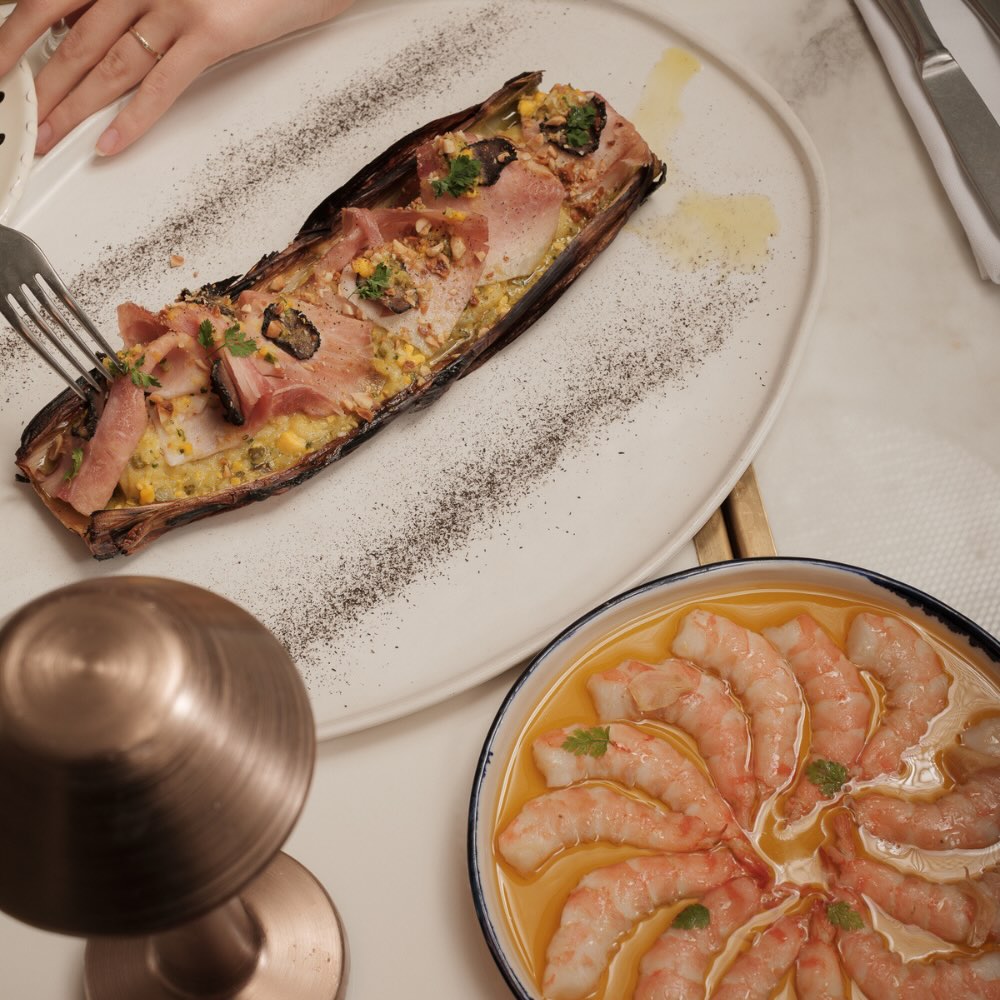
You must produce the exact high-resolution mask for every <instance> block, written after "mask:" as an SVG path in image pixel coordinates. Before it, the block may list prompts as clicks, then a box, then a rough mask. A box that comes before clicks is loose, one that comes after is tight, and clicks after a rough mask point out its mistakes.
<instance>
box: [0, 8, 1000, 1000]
mask: <svg viewBox="0 0 1000 1000" xmlns="http://www.w3.org/2000/svg"><path fill="white" fill-rule="evenodd" d="M670 10H671V15H672V17H674V18H676V19H678V20H683V21H684V22H686V23H688V24H689V25H691V26H692V28H694V29H696V30H699V31H700V32H701V33H703V34H704V35H705V36H707V37H710V38H712V39H713V40H714V41H715V42H717V43H718V45H719V47H720V48H722V49H724V50H728V51H730V52H732V53H734V54H737V55H738V57H739V59H740V60H741V61H742V62H743V63H745V64H746V65H748V66H749V67H751V68H752V69H754V70H756V71H757V72H758V73H759V74H760V75H761V76H762V77H763V78H764V79H765V80H767V81H768V82H769V83H770V84H771V85H772V86H773V87H774V88H775V89H776V90H777V91H778V92H779V93H780V94H781V96H782V97H783V98H784V99H785V100H786V101H787V102H788V103H789V104H790V106H791V107H792V109H793V110H794V111H795V112H796V114H797V115H798V116H799V118H800V119H801V121H802V122H803V124H804V125H805V127H806V129H807V130H808V132H809V133H810V134H811V136H812V139H813V140H814V142H815V144H816V146H817V148H818V150H819V154H820V157H821V160H822V162H823V166H824V168H825V172H826V178H827V182H828V186H829V197H830V210H831V212H830V215H831V226H830V254H829V268H828V278H827V282H826V287H825V290H824V292H823V296H822V300H821V303H820V308H819V311H818V314H817V316H816V319H815V324H814V329H813V332H812V336H811V340H810V343H809V348H808V351H807V353H806V357H805V359H804V362H803V364H802V366H801V369H800V371H799V374H798V377H797V379H796V381H795V384H794V386H793V388H792V390H791V393H790V395H789V397H788V399H787V401H786V403H785V404H784V406H783V409H782V411H781V413H780V415H779V417H778V419H777V422H776V423H775V425H774V427H773V429H772V431H771V432H770V434H769V436H768V438H767V440H766V441H765V442H764V444H763V446H762V448H761V450H760V452H759V454H758V456H757V458H756V460H755V467H756V470H757V476H758V480H759V483H760V486H761V491H762V494H763V497H764V501H765V504H766V506H767V509H768V512H769V515H770V521H771V526H772V530H773V533H774V536H775V540H776V544H777V548H778V551H779V553H780V554H782V555H790V556H814V557H821V558H828V559H835V560H840V561H844V562H849V563H854V564H857V565H861V566H865V567H868V568H870V569H873V570H877V571H880V572H883V573H887V574H889V575H891V576H895V577H897V578H899V579H902V580H905V581H907V582H908V583H910V584H913V585H915V586H917V587H919V588H921V589H923V590H926V591H928V592H929V593H931V594H933V595H935V596H936V597H938V598H940V599H941V600H943V601H945V602H946V603H949V604H951V605H952V606H953V607H955V608H957V609H958V610H959V611H961V612H963V613H965V614H966V615H968V616H969V617H971V618H972V619H974V620H976V621H977V622H979V623H980V624H981V625H983V626H984V627H985V628H987V629H988V630H990V631H992V632H994V633H996V632H998V631H1000V518H998V517H997V516H996V512H997V510H998V508H1000V433H998V432H997V409H998V406H1000V288H998V287H997V286H995V285H992V284H988V283H984V282H983V281H982V280H980V278H979V276H978V273H977V271H976V267H975V263H974V261H973V258H972V255H971V252H970V250H969V247H968V244H967V243H966V241H965V237H964V234H963V233H962V231H961V230H960V228H959V226H958V224H957V222H956V220H955V217H954V215H953V213H952V211H951V209H950V206H949V204H948V202H947V201H946V199H945V197H944V195H943V192H942V189H941V188H940V186H939V183H938V181H937V178H936V176H935V174H934V172H933V170H932V168H931V166H930V164H929V161H928V160H927V158H926V156H925V155H924V153H923V148H922V146H921V145H920V142H919V139H918V137H917V135H916V133H915V131H914V129H913V128H912V126H911V124H910V121H909V119H908V118H907V117H906V114H905V112H904V110H903V108H902V106H901V105H900V103H899V100H898V98H897V96H896V93H895V91H894V89H893V87H892V85H891V83H890V81H889V78H888V76H887V74H886V72H885V69H884V67H883V65H882V63H881V62H880V60H879V57H878V55H877V52H876V50H875V48H874V46H873V44H872V42H871V40H870V38H869V37H868V35H867V32H866V30H865V28H864V25H863V23H862V22H861V20H860V18H859V16H858V14H857V12H856V10H855V9H854V7H853V6H852V4H851V3H850V2H848V0H832V2H831V0H768V2H767V3H765V4H734V3H732V2H730V0H673V2H672V3H671V5H670ZM694 562H695V558H694V551H693V547H692V546H690V545H688V546H687V547H685V548H684V549H683V550H682V551H681V553H680V554H679V555H678V556H676V557H675V559H674V560H673V563H672V566H673V568H681V567H684V566H690V565H693V564H694ZM515 676H516V675H515V672H513V671H510V672H508V673H506V674H504V675H502V676H500V677H497V678H495V679H494V680H492V681H489V682H487V683H485V684H482V685H481V686H479V687H477V688H475V689H473V690H471V691H468V692H466V693H464V694H460V695H458V696H456V697H453V698H451V699H450V700H448V701H446V702H444V703H442V704H440V705H438V706H436V707H433V708H430V709H426V710H424V711H421V712H419V713H417V714H415V715H411V716H409V717H407V718H404V719H402V720H399V721H396V722H392V723H388V724H385V725H382V726H379V727H376V728H374V729H369V730H367V731H365V732H362V733H359V734H355V735H351V736H346V737H341V738H339V739H336V740H332V741H328V742H326V743H324V744H321V745H320V747H319V751H318V762H317V770H316V777H315V782H314V786H313V789H312V792H311V796H310V799H309V802H308V804H307V806H306V809H305V812H304V814H303V816H302V819H301V821H300V823H299V825H298V827H297V829H296V830H295V832H294V833H293V835H292V837H291V839H290V841H289V843H288V845H287V851H288V852H289V853H290V854H292V855H293V856H294V857H296V858H297V859H298V860H300V861H301V862H302V863H303V864H305V865H306V866H307V867H309V868H310V869H311V870H312V871H313V872H314V873H315V874H316V875H317V877H318V878H319V879H320V880H321V881H322V882H323V884H324V885H325V886H326V888H327V889H328V891H329V892H330V894H331V895H332V897H333V898H334V900H335V901H336V903H337V905H338V907H339V909H340V912H341V915H342V917H343V920H344V923H345V925H346V928H347V934H348V939H349V948H350V953H351V970H350V979H349V989H348V995H349V996H352V997H363V998H366V1000H371V998H381V997H392V996H405V997H408V998H410V1000H431V998H434V1000H437V998H440V997H459V996H462V997H480V998H485V1000H491V998H496V1000H501V998H503V997H507V996H509V995H510V993H509V990H508V989H507V987H506V985H505V984H504V981H503V980H502V978H501V976H500V975H499V973H498V972H497V970H496V968H495V967H494V964H493V961H492V959H491V957H490V954H489V951H488V950H487V947H486V945H485V943H484V941H483V939H482V937H481V935H480V932H479V928H478V924H477V921H476V916H475V911H474V909H473V904H472V900H471V897H470V892H469V888H468V882H467V877H466V860H465V838H466V815H467V808H468V798H469V791H470V786H471V781H472V773H473V768H474V765H475V761H476V758H477V755H478V752H479V749H480V747H481V745H482V741H483V738H484V736H485V733H486V731H487V729H488V727H489V724H490V722H491V720H492V718H493V715H494V713H495V712H496V710H497V708H498V706H499V705H500V702H501V700H502V699H503V697H504V695H505V693H506V692H507V690H508V688H509V687H510V685H511V683H512V682H513V680H514V677H515ZM82 955H83V946H82V944H81V943H80V942H78V941H76V940H72V939H66V938H61V937H58V936H54V935H49V934H45V933H42V932H39V931H36V930H33V929H30V928H27V927H24V926H22V925H20V924H17V923H15V922H13V921H11V920H9V919H7V918H0V963H2V969H3V971H2V973H0V981H2V983H3V989H2V993H3V995H4V996H10V997H29V996H30V997H37V998H53V1000H54V998H62V997H66V998H71V1000H77V998H79V997H81V996H82V987H81V985H80V976H81V967H82Z"/></svg>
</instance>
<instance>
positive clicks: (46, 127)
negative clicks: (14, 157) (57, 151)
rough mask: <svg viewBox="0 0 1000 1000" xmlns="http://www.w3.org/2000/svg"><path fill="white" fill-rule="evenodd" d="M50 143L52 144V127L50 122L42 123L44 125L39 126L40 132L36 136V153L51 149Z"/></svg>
mask: <svg viewBox="0 0 1000 1000" xmlns="http://www.w3.org/2000/svg"><path fill="white" fill-rule="evenodd" d="M50 142H52V126H51V125H50V124H49V123H48V122H42V124H41V125H39V126H38V132H37V133H36V135H35V150H36V152H39V153H44V152H46V151H47V150H48V148H49V143H50Z"/></svg>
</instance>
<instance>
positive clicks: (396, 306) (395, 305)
mask: <svg viewBox="0 0 1000 1000" xmlns="http://www.w3.org/2000/svg"><path fill="white" fill-rule="evenodd" d="M406 291H407V290H406V289H405V288H392V289H390V290H389V291H388V292H386V293H385V295H383V296H382V297H381V298H380V299H379V300H378V301H379V303H380V304H381V305H383V306H385V307H386V309H388V310H389V312H394V313H396V314H397V315H399V314H400V313H405V312H408V311H409V310H410V309H412V308H413V303H412V302H409V301H408V300H407V298H406Z"/></svg>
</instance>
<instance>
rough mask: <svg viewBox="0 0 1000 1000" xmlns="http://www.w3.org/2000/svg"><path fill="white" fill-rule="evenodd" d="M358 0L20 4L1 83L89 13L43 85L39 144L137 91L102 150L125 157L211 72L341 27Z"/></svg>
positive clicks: (35, 0) (2, 36)
mask: <svg viewBox="0 0 1000 1000" xmlns="http://www.w3.org/2000/svg"><path fill="white" fill-rule="evenodd" d="M352 2H353V0H291V2H289V0H286V2H283V3H276V2H275V0H96V2H95V3H92V4H90V5H89V6H88V5H84V4H82V3H81V0H20V2H19V3H18V4H17V6H16V7H15V8H14V11H13V13H12V14H11V15H10V17H9V18H8V19H7V21H6V22H5V23H4V24H3V25H0V76H2V75H3V74H4V73H6V72H8V71H9V70H10V69H11V68H12V67H13V66H14V64H15V63H16V62H17V60H18V59H20V58H21V56H22V55H23V54H24V53H25V52H26V51H27V49H28V48H29V47H30V46H31V45H32V44H33V43H34V42H35V41H36V40H37V39H39V38H40V37H41V36H42V35H43V34H45V32H46V31H47V30H48V29H49V27H50V26H51V25H53V24H55V22H56V21H58V20H59V18H61V17H67V16H71V15H73V14H74V13H75V12H78V11H79V10H80V8H81V7H82V6H86V9H85V10H83V12H82V14H79V16H78V19H77V20H76V22H75V23H74V24H73V27H72V28H71V29H70V32H69V34H68V35H66V37H65V38H64V39H63V40H62V42H61V43H60V45H59V47H58V48H57V49H56V51H55V53H54V54H53V56H52V58H51V59H50V60H49V61H48V62H47V63H46V64H45V66H44V67H43V68H42V70H41V72H39V74H38V78H37V79H36V80H35V90H36V93H37V96H38V121H39V123H40V124H39V127H38V139H37V143H36V147H35V152H36V153H38V154H42V153H46V152H48V151H49V150H50V149H51V148H52V147H53V146H54V145H55V144H56V143H57V142H58V141H59V140H60V139H62V138H63V136H65V135H66V134H67V133H68V132H69V131H70V130H71V129H73V128H74V127H75V126H76V125H78V124H79V123H80V122H82V121H83V120H84V119H85V118H87V117H88V116H89V115H91V114H93V113H94V112H95V111H97V110H99V109H100V108H103V107H104V106H105V105H107V104H110V103H111V102H112V101H114V100H115V99H116V98H118V97H121V95H122V94H124V93H125V92H126V91H128V90H130V89H131V88H132V87H135V86H136V84H138V89H137V90H136V92H135V94H134V95H133V96H132V98H131V100H129V102H128V103H127V104H126V105H125V107H124V108H122V110H121V111H120V112H119V113H118V114H117V115H116V116H115V118H114V120H113V121H112V122H111V124H110V125H109V126H108V127H107V128H106V129H105V130H104V132H103V133H102V134H101V136H100V138H99V139H98V140H97V152H98V153H100V154H102V155H105V156H108V155H111V154H113V153H118V152H120V151H121V150H123V149H125V148H126V147H127V146H129V145H131V144H132V143H133V142H135V140H136V139H138V138H139V137H140V136H141V135H143V134H144V133H145V132H146V131H147V130H148V129H149V128H150V126H151V125H153V123H154V122H156V121H157V119H159V118H160V116H161V115H162V114H163V113H164V112H165V111H166V110H167V108H169V107H170V105H171V104H173V103H174V101H175V100H176V99H177V98H178V96H179V95H180V94H181V93H182V92H183V91H184V90H185V88H186V87H187V86H188V85H189V84H190V83H191V82H192V81H193V80H194V79H195V78H196V77H197V76H198V74H199V73H201V72H202V71H203V70H205V69H207V68H208V67H209V66H212V65H214V64H215V63H217V62H219V61H221V60H222V59H225V58H226V57H227V56H231V55H233V54H234V53H236V52H242V51H243V50H244V49H249V48H253V47H254V46H256V45H262V44H264V43H265V42H269V41H272V40H273V39H275V38H280V37H281V36H282V35H287V34H289V33H290V32H293V31H297V30H299V29H300V28H306V27H309V26H310V25H313V24H319V23H320V22H321V21H325V20H329V19H330V18H332V17H335V16H336V15H337V14H339V13H341V11H343V10H345V9H346V8H347V7H349V6H350V5H351V3H352Z"/></svg>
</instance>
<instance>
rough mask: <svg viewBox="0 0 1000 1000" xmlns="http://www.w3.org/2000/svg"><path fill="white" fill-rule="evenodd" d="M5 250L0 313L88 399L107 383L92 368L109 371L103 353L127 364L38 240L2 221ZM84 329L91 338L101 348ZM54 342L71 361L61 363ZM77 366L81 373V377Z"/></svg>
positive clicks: (0, 247)
mask: <svg viewBox="0 0 1000 1000" xmlns="http://www.w3.org/2000/svg"><path fill="white" fill-rule="evenodd" d="M0 250H2V251H3V254H2V256H3V257H4V258H5V259H3V260H2V261H0V314H2V315H3V316H4V318H5V319H6V320H7V322H8V323H10V325H11V326H12V327H13V328H14V329H15V330H16V331H17V332H18V333H19V334H20V335H21V337H22V338H23V339H24V340H25V341H26V342H27V344H28V345H29V346H30V347H31V348H32V349H33V350H34V351H35V352H36V353H37V354H38V356H39V357H40V358H41V359H42V360H43V361H44V362H45V363H46V364H47V365H49V366H50V367H51V368H52V369H53V370H54V371H55V372H56V373H57V374H58V375H59V376H60V377H61V378H62V379H63V380H64V381H65V382H66V384H67V385H68V386H69V387H70V388H71V389H72V390H73V392H75V393H76V394H77V395H78V396H79V397H80V398H81V399H84V400H85V399H86V398H87V392H86V389H87V387H89V388H90V389H93V390H97V391H99V390H100V389H101V388H102V386H101V384H100V382H98V380H97V378H95V373H94V372H93V371H92V369H96V374H97V375H98V376H99V377H103V375H104V372H105V368H104V364H103V363H102V356H104V357H108V358H110V359H111V362H112V364H114V365H115V366H116V367H117V368H119V369H120V368H121V365H120V363H119V362H118V359H117V357H116V355H115V352H114V349H113V348H112V347H111V346H110V344H108V342H107V341H106V340H105V339H104V337H103V336H102V335H101V333H100V331H98V329H97V328H96V327H95V326H94V324H93V323H92V322H91V320H90V318H89V317H88V316H87V314H86V313H85V312H84V311H83V309H82V308H81V307H80V306H79V304H78V303H77V302H76V300H75V299H74V298H73V296H72V295H71V294H70V291H69V289H68V288H67V287H66V286H65V285H64V284H63V282H62V281H61V280H60V278H59V276H58V275H57V274H56V273H55V271H54V269H53V268H52V266H51V264H49V262H48V261H47V260H46V258H45V255H44V254H43V253H42V252H41V250H40V249H39V248H38V246H37V245H36V244H35V243H34V242H33V241H32V240H30V239H29V238H28V237H27V236H24V235H23V234H22V233H18V232H16V231H15V230H12V229H8V228H7V227H6V226H0ZM84 335H86V336H89V337H90V338H91V340H92V342H93V344H94V345H96V349H95V347H94V346H92V344H91V343H88V341H87V340H86V339H85V337H84ZM67 340H68V341H69V343H67ZM70 344H72V345H73V346H74V347H75V348H76V351H77V352H79V354H77V353H75V352H74V351H73V350H72V349H71V347H70ZM52 348H55V351H57V352H58V354H59V355H61V356H62V358H63V359H64V360H65V362H66V364H62V363H60V361H59V359H58V357H57V356H56V355H55V354H54V353H53V351H52ZM80 355H82V358H81V356H80ZM72 371H75V372H76V373H78V375H79V378H77V377H76V376H74V374H72Z"/></svg>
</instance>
